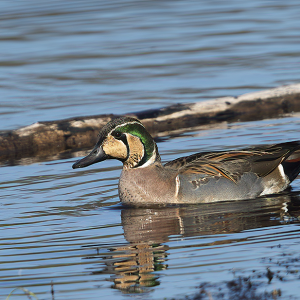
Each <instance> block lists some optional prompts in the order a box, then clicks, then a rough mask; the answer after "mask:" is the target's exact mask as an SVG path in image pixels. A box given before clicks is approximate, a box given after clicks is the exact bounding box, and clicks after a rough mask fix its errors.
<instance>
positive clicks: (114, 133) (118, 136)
mask: <svg viewBox="0 0 300 300" xmlns="http://www.w3.org/2000/svg"><path fill="white" fill-rule="evenodd" d="M112 136H113V137H115V138H120V137H121V136H122V132H119V131H114V132H113V133H112Z"/></svg>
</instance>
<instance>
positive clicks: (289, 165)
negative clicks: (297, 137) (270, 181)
mask: <svg viewBox="0 0 300 300" xmlns="http://www.w3.org/2000/svg"><path fill="white" fill-rule="evenodd" d="M280 146H281V147H282V148H286V149H288V150H290V151H289V153H288V154H287V156H286V157H285V158H284V160H283V161H282V163H281V165H282V167H283V170H284V173H285V175H286V176H287V177H288V178H289V180H290V182H292V181H293V180H294V179H295V178H296V177H297V176H298V174H299V172H300V141H294V142H288V143H283V144H280Z"/></svg>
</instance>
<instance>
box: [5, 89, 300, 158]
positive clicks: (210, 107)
mask: <svg viewBox="0 0 300 300" xmlns="http://www.w3.org/2000/svg"><path fill="white" fill-rule="evenodd" d="M296 111H300V84H295V85H290V86H283V87H279V88H275V89H270V90H265V91H261V92H255V93H249V94H244V95H241V96H239V97H223V98H217V99H214V100H209V101H204V102H198V103H192V104H177V105H172V106H168V107H165V108H161V109H154V110H147V111H142V112H137V113H131V114H128V115H130V116H133V117H136V118H138V119H140V120H142V122H143V124H144V125H145V126H146V128H147V129H148V130H149V131H150V133H151V134H152V135H153V136H156V135H157V134H159V133H160V135H161V133H162V132H165V133H166V134H169V133H170V132H171V131H173V130H178V129H182V128H190V127H194V126H199V125H203V124H212V123H218V122H224V121H228V122H233V121H252V120H261V119H265V118H273V117H278V116H280V115H283V114H286V113H291V112H296ZM116 117H118V116H117V115H98V116H90V117H78V118H71V119H65V120H59V121H51V122H37V123H35V124H32V125H30V126H27V127H23V128H20V129H17V130H12V131H3V132H1V133H0V160H2V161H5V160H14V159H20V158H24V157H46V156H51V155H56V154H58V153H62V152H66V151H75V150H77V151H78V150H80V149H87V148H91V147H92V146H93V145H94V144H95V142H96V140H97V135H98V132H99V130H100V129H101V128H102V127H103V125H105V124H106V123H107V122H108V121H110V120H111V119H113V118H116Z"/></svg>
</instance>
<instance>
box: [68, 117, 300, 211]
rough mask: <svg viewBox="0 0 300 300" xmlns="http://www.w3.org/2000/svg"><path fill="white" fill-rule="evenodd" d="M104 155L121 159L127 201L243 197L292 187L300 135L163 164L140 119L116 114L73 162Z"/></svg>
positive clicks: (299, 155)
mask: <svg viewBox="0 0 300 300" xmlns="http://www.w3.org/2000/svg"><path fill="white" fill-rule="evenodd" d="M106 159H117V160H119V161H121V162H122V163H123V169H122V172H121V176H120V179H119V186H118V190H119V197H120V200H121V202H122V203H124V204H128V205H143V204H145V205H149V204H163V205H164V204H195V203H212V202H217V201H231V200H245V199H254V198H257V197H260V196H264V195H269V194H276V193H280V192H282V191H284V190H285V189H287V188H288V186H289V185H290V183H291V182H292V181H293V180H294V179H295V178H296V177H297V176H298V173H299V172H300V141H292V142H285V143H280V144H273V145H263V146H255V147H252V148H247V149H243V150H230V151H216V152H202V153H196V154H192V155H189V156H185V157H180V158H177V159H175V160H173V161H170V162H167V163H165V164H162V162H161V158H160V155H159V153H158V148H157V145H156V143H155V141H154V139H153V138H152V136H151V135H150V134H149V132H148V131H147V130H146V128H145V127H144V125H143V124H142V122H141V121H139V120H138V119H135V118H132V117H118V118H115V119H113V120H111V121H110V122H108V123H107V124H106V125H105V126H104V127H103V128H102V129H101V131H100V133H99V135H98V141H97V143H96V145H95V147H94V148H93V150H92V151H91V152H90V153H89V154H88V155H87V156H86V157H84V158H82V159H80V160H78V161H77V162H75V163H74V164H73V166H72V167H73V169H77V168H84V167H87V166H90V165H92V164H95V163H98V162H101V161H104V160H106Z"/></svg>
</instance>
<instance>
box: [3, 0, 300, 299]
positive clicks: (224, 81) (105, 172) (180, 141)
mask: <svg viewBox="0 0 300 300" xmlns="http://www.w3.org/2000/svg"><path fill="white" fill-rule="evenodd" d="M299 15H300V4H298V2H297V1H286V2H284V3H282V2H279V1H272V2H271V1H252V2H240V1H227V2H226V3H225V2H224V1H198V2H197V1H150V2H149V1H147V2H146V1H144V2H142V1H107V2H105V1H101V2H99V1H94V2H93V1H84V2H82V1H51V2H43V1H42V2H41V1H19V2H18V3H17V2H12V1H2V2H1V3H0V24H1V27H0V28H1V30H0V45H1V46H0V90H1V100H0V130H5V129H15V128H19V127H20V126H26V125H29V124H31V123H34V122H36V121H46V120H55V119H61V118H67V117H75V116H83V115H92V114H103V113H116V114H123V113H126V112H134V111H140V110H144V109H148V108H158V107H163V106H166V105H171V104H174V103H188V102H195V101H203V100H206V99H210V98H215V97H219V96H235V95H240V94H242V93H246V92H251V91H258V90H261V89H265V88H271V87H276V86H279V85H283V84H291V83H296V82H299V74H300V73H299V61H300V60H299V58H300V44H299V32H300V21H299ZM299 125H300V118H299V114H297V113H295V114H290V115H285V116H282V118H279V119H269V120H262V121H256V122H243V123H242V122H236V123H226V122H224V123H220V124H217V125H209V126H202V127H198V128H192V129H190V130H187V131H184V132H176V134H174V133H173V134H172V133H171V134H170V135H169V136H164V137H162V138H161V139H158V147H159V151H160V154H161V156H162V160H163V161H164V162H165V161H168V160H171V159H175V158H177V157H179V156H183V155H188V154H192V153H194V152H199V151H210V150H211V151H213V150H214V151H215V150H226V149H234V148H243V147H245V146H250V145H258V144H268V143H270V144H271V143H277V142H278V143H279V142H284V141H292V140H295V139H299ZM83 154H84V153H78V154H77V155H78V156H82V155H83ZM74 161H75V159H74V158H69V159H61V158H60V157H59V156H57V158H56V159H55V158H53V160H52V161H41V162H39V163H32V161H31V160H30V159H23V160H21V161H19V162H18V164H16V165H15V166H2V167H1V174H0V178H1V179H0V207H1V209H0V253H1V254H0V255H1V257H0V298H1V299H5V297H6V296H7V295H8V294H9V293H10V292H11V291H12V290H13V289H14V288H15V287H20V286H22V287H25V288H27V289H29V290H30V291H31V292H34V293H36V295H37V296H38V297H39V299H51V300H52V299H53V298H52V295H51V293H50V291H51V283H52V284H53V289H54V298H55V299H56V300H59V299H64V300H65V299H70V300H71V299H72V300H75V299H99V298H103V299H109V298H110V299H127V298H137V299H163V298H164V297H166V298H172V297H175V298H176V299H183V298H184V297H185V296H186V295H194V294H195V293H196V292H197V291H198V290H199V289H198V288H197V287H198V286H199V285H200V284H201V283H203V282H210V283H214V284H216V287H215V290H216V289H217V287H218V286H219V284H220V283H222V282H226V281H228V280H232V279H234V278H237V277H238V276H243V277H248V276H252V280H253V282H254V283H255V282H258V283H261V284H262V285H261V288H260V289H259V290H258V292H264V291H265V290H267V291H272V290H274V289H281V291H282V293H283V296H282V298H283V299H287V298H288V296H290V295H291V296H294V299H297V296H298V295H299V292H300V290H299V275H297V274H299V273H297V272H296V271H297V270H299V267H300V266H299V263H295V262H294V263H290V261H289V258H291V259H299V250H300V238H299V236H300V235H299V233H300V227H299V215H300V214H299V211H300V205H299V195H300V194H299V193H300V182H299V179H296V180H295V181H294V182H293V184H292V191H291V192H288V193H285V194H283V195H277V196H274V197H266V198H261V199H256V200H252V201H237V202H235V203H216V204H214V205H198V206H191V207H170V208H164V209H158V208H148V209H135V208H131V209H129V208H124V207H122V206H121V205H120V204H119V198H118V191H117V184H118V178H119V175H120V172H121V165H120V163H119V162H116V161H105V162H103V163H101V164H97V165H93V166H91V167H89V168H86V169H82V170H81V169H80V170H72V169H71V165H72V163H73V162H74ZM270 258H271V260H270ZM282 260H286V261H285V262H283V263H282V264H281V265H279V263H277V262H281V261H282ZM287 265H288V268H286V266H287ZM267 267H269V268H270V270H271V271H273V272H279V273H276V274H280V276H281V275H282V276H283V277H284V280H280V278H279V277H278V276H279V275H278V276H277V275H276V276H277V277H276V276H275V277H274V279H273V280H272V281H271V283H270V284H268V279H267V277H266V272H267ZM287 270H291V271H293V272H289V271H287ZM253 271H255V272H253ZM253 274H259V275H260V277H259V276H256V275H253ZM255 276H256V277H255ZM215 290H214V288H211V290H209V291H210V292H211V293H212V294H213V292H215ZM18 293H20V294H21V292H20V291H19V292H18ZM19 298H21V297H19ZM23 298H24V299H26V296H23Z"/></svg>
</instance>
